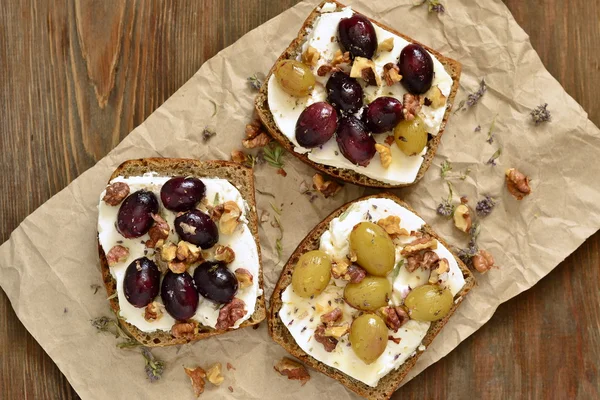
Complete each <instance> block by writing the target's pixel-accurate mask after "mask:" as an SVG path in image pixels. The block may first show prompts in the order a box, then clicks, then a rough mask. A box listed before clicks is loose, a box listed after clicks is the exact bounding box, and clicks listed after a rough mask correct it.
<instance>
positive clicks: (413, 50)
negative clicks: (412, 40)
mask: <svg viewBox="0 0 600 400" xmlns="http://www.w3.org/2000/svg"><path fill="white" fill-rule="evenodd" d="M398 67H399V68H400V75H402V80H401V81H400V82H401V83H402V84H403V85H404V87H405V88H406V90H408V91H409V92H410V93H412V94H422V93H425V92H426V91H428V90H429V88H430V87H431V82H432V81H433V60H432V59H431V56H430V55H429V53H428V52H427V51H426V50H425V49H424V48H423V47H421V46H419V45H418V44H409V45H408V46H406V47H405V48H403V49H402V52H401V53H400V62H399V63H398Z"/></svg>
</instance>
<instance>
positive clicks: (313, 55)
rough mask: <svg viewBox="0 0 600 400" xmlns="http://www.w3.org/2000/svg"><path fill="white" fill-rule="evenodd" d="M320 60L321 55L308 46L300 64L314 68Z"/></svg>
mask: <svg viewBox="0 0 600 400" xmlns="http://www.w3.org/2000/svg"><path fill="white" fill-rule="evenodd" d="M319 58H321V54H319V52H318V51H317V49H315V48H314V47H312V46H308V49H306V51H305V52H304V53H302V62H303V63H304V64H306V65H308V66H311V67H316V66H317V63H318V62H319Z"/></svg>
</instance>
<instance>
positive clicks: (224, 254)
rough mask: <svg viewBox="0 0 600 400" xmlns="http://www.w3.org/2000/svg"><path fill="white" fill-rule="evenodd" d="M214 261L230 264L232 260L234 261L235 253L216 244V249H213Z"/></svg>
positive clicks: (229, 248) (227, 247)
mask: <svg viewBox="0 0 600 400" xmlns="http://www.w3.org/2000/svg"><path fill="white" fill-rule="evenodd" d="M215 260H217V261H223V262H225V263H226V264H229V263H232V262H233V260H235V252H234V251H233V249H232V248H231V247H229V246H223V245H222V244H218V245H217V247H215Z"/></svg>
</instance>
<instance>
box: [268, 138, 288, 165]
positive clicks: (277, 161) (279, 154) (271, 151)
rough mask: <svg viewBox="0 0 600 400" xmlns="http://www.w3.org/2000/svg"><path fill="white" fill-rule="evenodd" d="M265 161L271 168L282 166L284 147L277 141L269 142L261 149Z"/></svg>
mask: <svg viewBox="0 0 600 400" xmlns="http://www.w3.org/2000/svg"><path fill="white" fill-rule="evenodd" d="M263 152H264V159H265V161H266V162H267V163H268V164H269V165H270V166H271V167H273V168H277V169H279V168H283V165H284V164H283V156H284V154H285V149H284V148H283V147H281V146H280V145H279V144H278V143H271V144H270V145H268V146H265V148H264V149H263Z"/></svg>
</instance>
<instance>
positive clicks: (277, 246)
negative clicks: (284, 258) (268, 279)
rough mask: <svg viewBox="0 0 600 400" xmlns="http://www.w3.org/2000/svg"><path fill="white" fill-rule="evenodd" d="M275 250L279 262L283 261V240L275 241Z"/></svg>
mask: <svg viewBox="0 0 600 400" xmlns="http://www.w3.org/2000/svg"><path fill="white" fill-rule="evenodd" d="M275 249H276V250H277V262H279V261H281V253H283V245H282V244H281V239H277V240H275Z"/></svg>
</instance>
